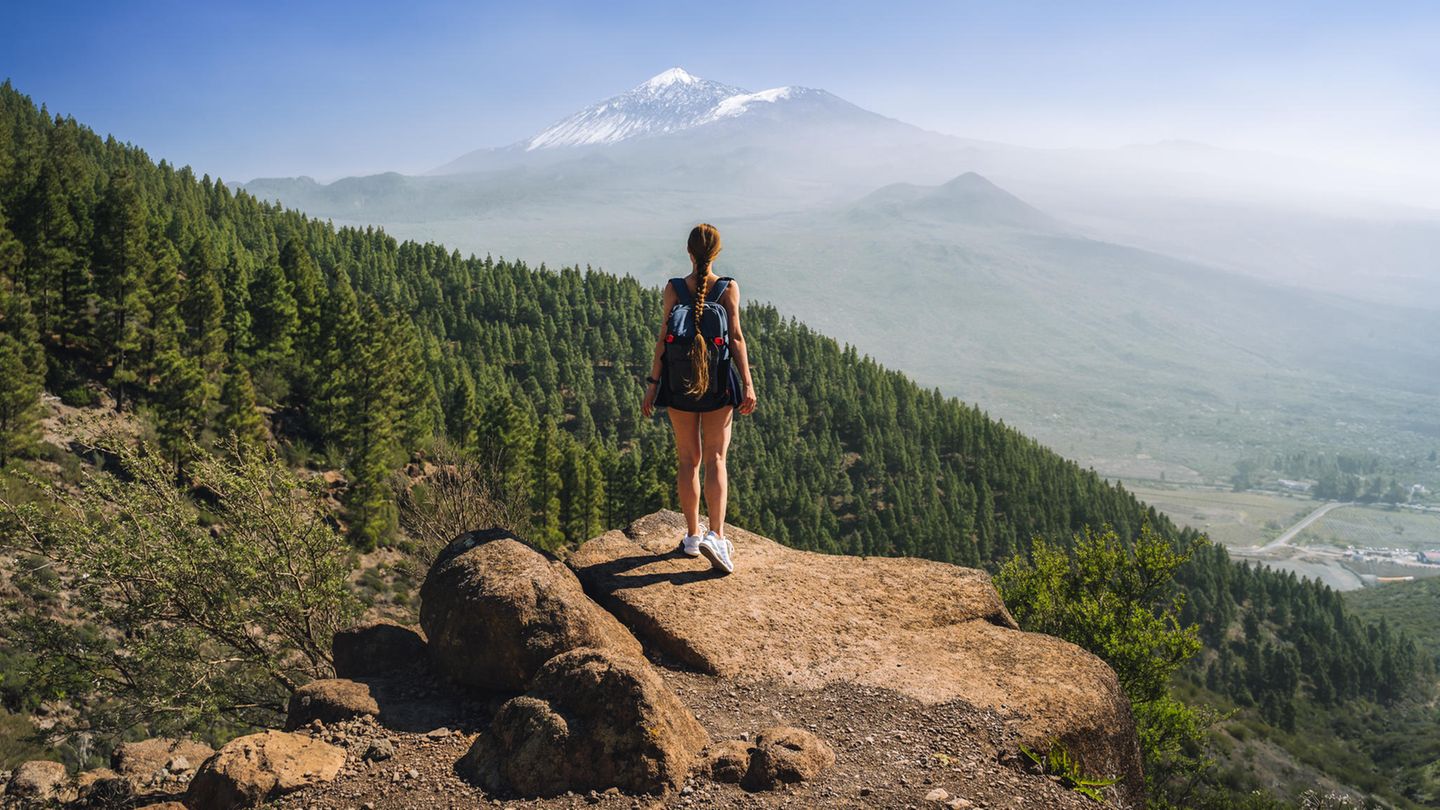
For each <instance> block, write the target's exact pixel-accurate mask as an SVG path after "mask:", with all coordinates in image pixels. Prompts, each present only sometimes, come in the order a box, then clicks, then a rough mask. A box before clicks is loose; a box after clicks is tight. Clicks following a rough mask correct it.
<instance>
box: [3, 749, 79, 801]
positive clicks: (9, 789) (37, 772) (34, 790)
mask: <svg viewBox="0 0 1440 810" xmlns="http://www.w3.org/2000/svg"><path fill="white" fill-rule="evenodd" d="M69 793H70V775H69V774H68V773H66V772H65V766H64V765H62V764H61V763H59V762H51V761H50V760H48V759H32V760H30V761H29V762H23V763H21V764H20V767H18V768H16V769H15V772H14V773H12V774H10V782H9V783H8V784H7V785H6V786H5V798H6V799H21V800H24V801H31V802H36V803H41V802H49V801H64V800H65V799H67V798H69Z"/></svg>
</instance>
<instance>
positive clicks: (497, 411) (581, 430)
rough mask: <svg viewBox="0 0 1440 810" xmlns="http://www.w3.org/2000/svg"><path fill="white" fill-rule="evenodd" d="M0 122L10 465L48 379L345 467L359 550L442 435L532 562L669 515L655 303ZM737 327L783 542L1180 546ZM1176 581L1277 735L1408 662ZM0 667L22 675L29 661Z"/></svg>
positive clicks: (759, 328)
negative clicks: (530, 547)
mask: <svg viewBox="0 0 1440 810" xmlns="http://www.w3.org/2000/svg"><path fill="white" fill-rule="evenodd" d="M0 115H3V120H0V139H3V140H0V210H3V213H4V217H5V221H6V223H7V225H6V228H5V231H4V232H0V245H5V246H6V250H5V251H3V252H0V256H4V257H5V261H7V262H8V264H6V265H5V266H4V278H5V279H6V281H7V284H6V285H5V288H4V289H3V292H4V293H5V295H6V297H7V301H6V302H5V303H6V306H7V307H10V309H5V310H4V311H6V312H13V313H16V314H15V315H14V316H13V317H12V316H7V318H6V319H5V320H4V321H3V322H0V323H3V325H4V327H5V332H4V334H5V336H6V339H7V341H9V343H7V346H9V345H14V346H17V347H19V350H18V351H15V352H13V353H12V354H11V355H10V356H12V357H14V358H17V359H16V360H15V361H14V362H9V363H7V364H6V365H4V367H3V370H4V373H6V374H7V375H9V377H7V383H10V384H11V385H7V390H12V391H20V392H28V393H29V395H30V401H29V402H28V403H27V402H25V401H23V400H17V401H19V402H20V405H21V406H24V407H19V408H17V409H16V410H14V411H12V412H11V413H12V415H11V416H10V421H7V422H6V423H5V426H6V429H7V433H6V440H7V446H13V447H14V448H15V450H16V452H17V453H21V454H24V453H28V452H32V451H31V450H30V448H31V447H33V442H30V441H29V440H28V439H29V434H30V427H31V426H30V425H28V424H27V420H30V419H33V415H34V414H33V412H32V411H33V402H34V395H35V394H38V393H39V390H40V387H41V384H42V383H43V386H44V388H46V389H48V390H49V391H51V392H53V393H55V394H57V395H58V396H60V397H61V398H62V399H64V400H67V401H69V402H72V403H77V404H87V403H92V402H93V401H94V399H95V391H94V389H95V387H97V386H104V387H105V388H107V389H108V390H109V391H110V392H111V394H113V396H114V397H115V401H116V402H117V403H118V404H119V406H120V407H122V408H124V409H127V410H131V411H134V412H137V413H139V414H141V415H142V416H144V417H145V418H146V420H147V421H149V422H151V423H152V424H153V425H154V426H155V430H156V438H157V439H158V441H159V443H160V446H161V447H162V448H164V450H165V452H167V453H169V454H172V455H173V457H174V458H173V460H174V462H175V463H176V464H177V465H179V466H183V465H184V464H185V462H186V458H185V456H184V453H185V447H186V445H185V440H187V439H189V438H190V437H193V436H200V437H211V436H214V435H216V434H218V433H221V432H230V431H234V432H237V433H239V434H241V435H242V436H245V437H250V438H263V437H265V436H266V435H267V434H270V433H273V434H274V438H276V439H277V440H278V442H279V444H280V446H281V447H282V449H283V450H284V452H285V453H286V454H287V457H288V461H290V462H291V463H293V464H295V465H297V466H310V467H315V468H319V469H330V468H337V467H338V468H340V469H342V470H343V472H344V477H345V479H346V480H347V482H348V487H347V488H346V490H345V491H344V493H343V500H344V511H343V514H342V519H343V521H344V526H345V528H346V529H347V531H348V533H349V535H350V538H351V540H352V542H353V543H354V544H355V545H356V546H357V547H359V548H361V549H368V548H372V547H374V546H376V545H383V544H389V543H393V542H395V541H396V539H397V536H396V525H395V523H396V508H395V504H394V501H393V494H392V491H391V487H390V476H391V474H392V472H393V471H394V470H395V469H396V468H397V467H399V466H400V464H401V463H402V462H403V461H404V460H405V459H406V458H407V457H409V456H410V454H411V453H412V452H413V451H420V450H424V449H426V448H427V447H428V446H430V444H431V443H432V442H433V441H434V439H435V437H436V436H437V435H441V434H443V435H446V436H448V437H450V439H451V441H453V442H454V443H455V444H457V445H458V446H460V447H461V448H462V449H463V450H464V451H465V452H466V453H468V454H471V455H473V456H474V457H477V458H481V459H485V460H493V461H494V462H495V465H496V469H498V470H499V471H500V475H501V477H502V478H503V485H504V486H505V488H507V489H508V490H510V491H512V492H514V493H517V494H518V495H519V496H520V497H522V498H523V500H524V502H525V505H526V508H527V511H528V513H529V515H528V519H529V522H530V523H531V524H532V525H533V527H534V528H533V533H532V539H534V540H535V541H536V542H537V543H539V544H541V545H543V546H546V547H550V548H555V547H560V546H562V545H564V544H566V543H571V544H573V543H577V542H579V541H581V540H584V539H585V538H588V537H591V536H593V535H595V534H598V533H599V532H600V531H602V530H603V529H606V528H610V527H615V526H619V525H624V524H625V523H626V522H628V521H629V520H631V519H633V518H635V517H638V516H639V515H643V514H647V513H649V512H652V511H654V510H655V509H657V508H660V507H662V506H666V505H670V502H671V499H672V497H673V496H672V494H671V487H670V480H671V476H672V472H673V456H672V452H673V451H672V449H671V446H670V442H669V437H668V428H666V427H665V426H664V425H663V424H662V423H660V422H658V421H654V420H648V421H647V420H644V419H642V418H641V417H640V416H639V413H638V410H639V408H638V406H639V402H638V400H639V395H640V388H639V385H638V383H637V382H636V381H637V379H638V377H639V376H640V375H641V374H642V373H643V365H644V363H645V362H646V359H647V358H648V352H649V349H650V346H651V342H652V341H653V339H654V338H653V335H654V326H655V324H657V323H658V322H659V320H660V297H659V293H658V291H657V290H655V289H653V288H647V287H643V286H641V285H640V284H639V283H638V282H637V281H636V280H634V279H633V278H619V277H616V276H611V275H606V274H603V273H598V272H593V271H589V270H586V271H581V270H579V269H575V268H566V269H562V270H560V271H552V270H549V269H546V268H538V269H535V268H530V267H528V266H526V265H524V264H522V263H517V262H508V261H503V260H497V259H494V258H490V257H486V258H477V257H470V258H464V257H462V256H461V255H460V254H459V253H457V252H453V251H450V250H447V249H446V248H444V247H441V246H439V245H434V244H418V243H415V242H405V243H400V242H397V241H396V240H394V239H393V238H391V237H389V236H387V235H386V234H385V233H383V232H382V231H379V230H375V229H368V228H367V229H364V230H360V229H351V228H342V229H336V228H334V227H332V226H331V225H329V224H327V223H320V222H317V221H315V220H312V219H309V218H307V217H305V216H304V215H302V214H299V213H296V212H294V211H287V210H284V209H282V208H280V207H278V206H274V205H269V204H265V203H261V202H259V201H257V200H256V199H254V198H253V197H251V196H250V195H248V194H245V193H239V194H231V193H230V192H229V191H228V189H227V188H226V187H225V186H224V185H223V184H222V183H220V182H218V181H212V180H211V179H210V178H208V177H204V178H199V179H197V178H196V177H195V176H194V175H193V174H192V173H191V172H190V170H189V169H180V170H177V169H175V168H174V167H172V166H170V165H168V164H165V163H163V162H162V163H160V164H158V165H157V164H154V163H152V162H151V161H150V159H149V158H148V156H146V155H145V154H144V153H143V152H142V151H140V150H138V149H136V148H134V147H130V146H126V145H122V144H120V143H118V142H116V141H114V140H113V139H111V140H107V141H102V140H101V139H100V138H99V137H98V136H96V135H95V134H94V133H92V132H90V131H89V130H87V129H85V128H83V127H81V126H80V125H79V124H77V123H76V122H74V121H73V120H71V119H63V118H57V119H52V118H50V117H49V116H48V115H47V114H45V113H43V112H41V111H40V110H38V109H36V107H35V106H34V105H33V104H32V103H31V102H30V100H29V99H28V98H25V97H24V96H22V95H20V94H19V93H18V92H16V91H15V90H14V89H13V88H11V87H9V86H8V85H6V86H5V87H4V88H3V90H0ZM12 233H13V235H14V236H13V237H10V236H9V234H12ZM16 245H18V249H17V248H15V247H13V246H16ZM744 317H745V319H746V333H747V337H748V338H749V340H750V341H751V342H752V343H753V345H754V347H755V348H754V351H753V355H752V362H753V363H754V366H755V378H756V383H757V386H758V389H759V391H760V396H761V406H760V409H759V410H758V411H757V412H756V415H755V416H754V418H752V419H746V420H742V421H741V423H740V424H739V425H738V427H737V430H736V439H735V444H734V446H733V449H732V453H731V457H730V459H731V465H730V466H731V470H732V482H731V483H732V491H734V492H735V493H737V498H736V503H735V505H734V508H733V509H732V512H731V516H732V518H733V519H734V521H735V522H736V523H738V524H740V525H746V526H750V527H754V528H755V529H756V530H757V531H759V532H762V533H764V534H765V535H767V536H769V537H772V538H774V539H776V540H778V541H780V542H782V543H784V544H786V545H789V546H793V547H796V548H802V549H812V550H821V551H828V552H843V553H850V554H857V555H884V556H913V557H926V558H929V559H932V560H939V561H944V562H957V563H962V564H967V565H972V566H988V567H994V566H996V565H997V564H999V563H1000V562H1002V561H1004V560H1006V559H1008V558H1010V557H1012V556H1013V555H1015V554H1017V553H1023V552H1025V551H1027V550H1028V549H1029V548H1030V545H1031V542H1032V540H1033V539H1034V538H1035V537H1037V536H1045V537H1049V538H1051V539H1053V540H1054V541H1056V542H1062V543H1063V542H1067V541H1068V540H1069V539H1070V537H1071V535H1072V533H1073V532H1076V531H1079V530H1081V529H1082V528H1083V527H1085V526H1099V525H1101V524H1108V525H1111V526H1113V527H1114V528H1115V529H1116V531H1117V532H1118V533H1119V535H1120V536H1122V537H1125V538H1127V539H1128V538H1134V537H1135V536H1136V535H1137V534H1138V533H1139V529H1140V526H1141V525H1142V524H1145V523H1150V524H1152V525H1153V526H1154V527H1155V528H1156V530H1157V531H1159V532H1160V533H1161V534H1162V535H1163V536H1164V537H1167V538H1170V539H1171V540H1172V541H1173V542H1176V543H1184V542H1188V541H1189V540H1191V539H1193V538H1194V533H1193V532H1191V531H1189V530H1182V529H1180V528H1179V527H1176V526H1174V525H1172V524H1171V523H1170V522H1169V521H1168V520H1165V519H1164V518H1163V517H1161V516H1159V515H1157V514H1156V513H1155V512H1154V511H1153V510H1150V509H1148V508H1147V507H1146V506H1145V505H1144V504H1142V503H1140V502H1139V501H1137V500H1136V499H1135V498H1134V497H1132V496H1131V495H1129V494H1128V493H1126V492H1125V491H1124V490H1123V489H1122V488H1120V487H1118V486H1115V485H1112V484H1110V483H1108V482H1106V481H1105V480H1103V479H1102V478H1100V477H1099V476H1098V475H1096V474H1095V473H1094V472H1093V471H1090V470H1085V469H1082V468H1081V467H1079V466H1078V465H1076V464H1075V463H1073V462H1070V461H1067V460H1065V459H1064V458H1062V457H1060V456H1058V455H1057V454H1055V453H1053V452H1051V451H1050V450H1047V449H1046V448H1044V447H1043V446H1041V445H1040V444H1038V443H1037V442H1035V441H1034V440H1032V439H1029V438H1027V437H1026V436H1024V435H1022V434H1021V433H1020V432H1018V431H1016V430H1014V429H1013V428H1010V427H1008V426H1006V425H1005V424H1003V423H1002V422H999V421H997V420H994V419H992V418H990V417H989V416H987V415H986V414H985V413H983V412H981V411H980V410H979V409H978V408H975V407H971V406H966V405H964V404H963V403H961V402H958V401H956V400H954V399H952V398H946V397H944V396H942V395H941V394H940V393H939V392H938V391H935V390H928V391H927V390H924V389H922V388H920V387H919V386H917V385H916V384H915V383H913V382H911V381H910V380H909V379H907V378H906V377H904V376H902V375H901V374H899V373H897V372H894V371H891V370H888V369H886V368H884V367H883V366H881V365H880V364H878V363H877V362H875V361H874V360H872V359H870V358H868V357H864V356H862V355H861V354H860V353H859V352H858V351H856V350H855V349H854V348H853V347H849V346H842V345H840V344H838V343H837V342H835V341H834V340H832V339H829V338H825V337H823V336H820V335H818V334H816V333H815V332H814V331H812V330H811V329H809V328H807V327H806V326H804V325H801V324H799V323H797V322H796V321H795V320H793V319H791V318H786V317H783V316H782V315H781V313H780V311H779V310H777V309H776V308H774V307H772V306H769V305H764V304H750V305H749V306H747V308H746V309H745V312H744ZM36 358H43V361H44V362H43V366H42V365H41V363H40V361H39V360H37V359H36ZM12 386H13V387H12ZM257 406H258V407H259V408H260V409H263V410H257ZM262 412H263V413H264V414H265V416H266V418H265V419H264V420H262V419H261V418H260V414H261V413H262ZM47 452H48V451H47ZM742 493H743V494H742ZM1179 579H1180V585H1182V586H1183V587H1184V589H1185V590H1186V592H1187V593H1188V596H1189V601H1188V602H1187V611H1188V612H1187V619H1188V620H1190V621H1198V622H1200V623H1201V624H1202V631H1201V632H1202V635H1203V637H1204V638H1205V639H1206V641H1207V643H1208V644H1209V645H1210V648H1211V650H1210V652H1209V653H1207V654H1206V661H1203V662H1201V664H1202V665H1205V666H1208V667H1209V669H1208V670H1207V671H1214V672H1215V673H1216V675H1215V683H1216V689H1217V690H1218V691H1221V692H1223V693H1225V694H1229V695H1233V696H1234V697H1235V699H1237V700H1241V701H1246V702H1249V703H1253V704H1256V705H1260V706H1262V707H1263V708H1264V711H1265V712H1266V716H1267V717H1268V718H1269V719H1271V720H1272V721H1273V722H1276V723H1280V724H1283V723H1285V718H1286V717H1287V716H1288V714H1289V713H1292V712H1293V711H1294V710H1295V707H1296V706H1301V707H1305V706H1312V705H1313V706H1317V707H1323V706H1329V705H1337V704H1345V703H1347V702H1349V701H1355V700H1375V701H1382V702H1388V701H1391V700H1393V699H1395V697H1396V695H1397V694H1399V693H1401V692H1403V691H1405V690H1406V689H1408V688H1410V687H1411V686H1412V685H1413V684H1415V683H1416V679H1417V678H1418V677H1421V674H1422V672H1423V670H1422V668H1421V666H1420V664H1419V662H1418V661H1417V658H1416V654H1415V652H1414V648H1413V646H1411V645H1410V644H1409V642H1408V641H1406V640H1404V639H1403V638H1398V637H1396V636H1394V635H1392V634H1390V633H1388V632H1382V631H1381V630H1380V629H1378V628H1375V627H1374V626H1369V625H1366V624H1364V623H1362V622H1360V621H1359V620H1358V619H1356V618H1355V617H1353V616H1351V615H1349V614H1347V613H1346V611H1345V609H1344V606H1343V603H1342V601H1341V600H1340V598H1339V596H1338V594H1335V593H1334V592H1332V591H1330V590H1329V589H1327V588H1323V587H1320V586H1318V585H1315V584H1313V583H1310V582H1306V581H1297V580H1295V579H1294V578H1293V577H1284V576H1280V575H1277V574H1274V573H1271V572H1268V571H1256V570H1254V569H1250V568H1248V567H1245V566H1235V565H1233V564H1232V563H1231V562H1230V561H1229V559H1228V557H1227V555H1226V554H1225V552H1224V550H1223V549H1221V548H1219V547H1215V546H1210V545H1206V546H1204V547H1203V551H1202V552H1201V553H1199V554H1197V556H1196V557H1195V559H1194V561H1193V562H1192V563H1191V564H1190V565H1189V566H1187V567H1186V568H1185V569H1184V570H1183V571H1182V575H1181V576H1180V578H1179ZM1247 620H1248V621H1247ZM1242 630H1243V632H1242ZM5 652H6V654H7V655H10V656H15V660H16V663H13V664H12V666H16V667H21V666H23V664H24V660H23V659H24V651H20V650H8V651H5ZM1211 664H1213V666H1211ZM1277 675H1283V676H1284V677H1276V676H1277ZM39 688H41V686H38V685H35V684H29V685H27V684H25V683H24V682H23V681H22V682H18V685H12V681H10V680H6V681H5V682H4V683H3V684H0V689H3V690H19V691H9V692H7V693H6V694H5V700H6V704H7V705H9V706H26V707H27V708H29V707H33V706H34V704H35V702H36V699H37V697H43V696H37V694H36V693H35V692H33V691H32V692H26V691H24V690H26V689H39Z"/></svg>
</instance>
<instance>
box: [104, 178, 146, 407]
mask: <svg viewBox="0 0 1440 810" xmlns="http://www.w3.org/2000/svg"><path fill="white" fill-rule="evenodd" d="M95 226H96V246H95V287H96V292H97V297H96V300H97V316H96V327H95V348H96V351H97V353H98V354H99V355H100V356H101V357H102V358H103V360H104V361H105V364H106V365H107V366H108V368H109V377H110V384H111V386H112V387H113V389H114V391H115V401H116V404H117V405H121V406H123V405H124V403H125V394H126V391H127V390H128V389H129V387H130V386H132V385H133V384H134V383H135V382H137V381H138V379H139V376H138V374H137V370H136V367H135V366H136V359H137V358H136V354H137V353H138V352H139V349H140V345H141V344H140V340H141V325H142V324H143V322H144V319H145V317H146V313H145V303H144V299H145V294H146V290H145V287H144V284H143V281H144V279H145V278H146V277H147V276H148V275H149V274H150V272H151V264H152V260H151V257H150V253H149V250H148V248H149V243H150V234H149V232H148V230H147V225H146V212H145V205H144V202H143V201H142V200H141V198H140V192H139V189H138V188H137V187H136V184H135V178H134V176H133V175H132V174H131V173H130V171H129V170H127V169H121V170H119V171H118V172H116V173H115V175H113V176H112V177H111V178H110V184H109V185H108V186H107V187H106V189H105V196H104V199H103V200H102V201H101V203H100V207H99V209H98V211H97V214H96V221H95Z"/></svg>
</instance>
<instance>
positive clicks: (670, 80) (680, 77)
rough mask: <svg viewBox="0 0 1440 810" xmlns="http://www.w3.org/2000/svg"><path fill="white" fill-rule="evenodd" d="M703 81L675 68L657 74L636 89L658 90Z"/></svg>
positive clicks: (680, 68)
mask: <svg viewBox="0 0 1440 810" xmlns="http://www.w3.org/2000/svg"><path fill="white" fill-rule="evenodd" d="M702 81H704V79H701V78H699V77H697V76H692V75H690V74H689V73H687V72H685V68H682V67H673V68H670V69H669V70H667V71H665V72H664V73H657V74H655V75H654V76H651V77H650V78H649V79H646V80H645V82H644V83H643V84H641V85H640V86H639V87H637V88H635V89H636V90H640V89H646V90H658V89H660V88H662V87H669V86H670V85H672V84H696V83H697V82H702Z"/></svg>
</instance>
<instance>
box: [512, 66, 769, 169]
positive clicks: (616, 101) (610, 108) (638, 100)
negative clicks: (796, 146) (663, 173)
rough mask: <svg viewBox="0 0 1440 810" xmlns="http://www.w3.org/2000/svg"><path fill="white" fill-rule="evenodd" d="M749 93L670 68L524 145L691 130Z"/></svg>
mask: <svg viewBox="0 0 1440 810" xmlns="http://www.w3.org/2000/svg"><path fill="white" fill-rule="evenodd" d="M788 90H789V88H779V89H777V90H772V91H767V92H769V93H772V94H775V93H780V92H782V91H788ZM751 95H758V94H750V93H746V92H745V91H744V90H741V89H740V88H738V87H731V86H729V85H726V84H721V83H719V82H712V81H710V80H709V79H702V78H700V77H698V76H692V75H690V74H689V73H686V72H685V71H684V70H683V69H681V68H678V67H677V68H671V69H669V70H667V71H665V72H664V73H661V74H660V75H658V76H655V77H652V78H651V79H649V80H648V81H646V82H644V83H643V84H641V85H640V86H638V87H636V88H635V89H633V90H631V91H629V92H628V93H622V94H620V95H618V96H615V97H613V98H607V99H605V100H604V101H602V102H600V103H599V104H595V105H592V106H590V107H586V108H585V109H583V110H581V111H580V112H577V113H575V114H574V115H572V116H570V117H569V118H566V119H565V120H563V121H560V122H557V123H556V124H554V125H552V126H550V127H548V128H546V129H545V130H544V131H543V132H541V133H539V134H538V135H536V136H535V137H533V138H530V139H529V140H526V141H524V142H523V146H524V148H525V150H526V151H530V150H533V149H550V148H555V147H561V146H586V145H589V144H599V143H614V142H615V141H623V140H625V139H627V138H638V137H642V136H645V135H659V134H663V133H666V132H675V131H677V130H682V129H689V128H690V127H693V126H696V125H698V124H703V123H706V122H708V121H713V120H715V119H716V118H718V117H721V116H723V115H730V114H734V112H732V111H735V110H743V108H744V102H743V101H737V100H738V99H743V98H747V97H749V96H751ZM727 105H728V106H727ZM722 108H723V111H722Z"/></svg>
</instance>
